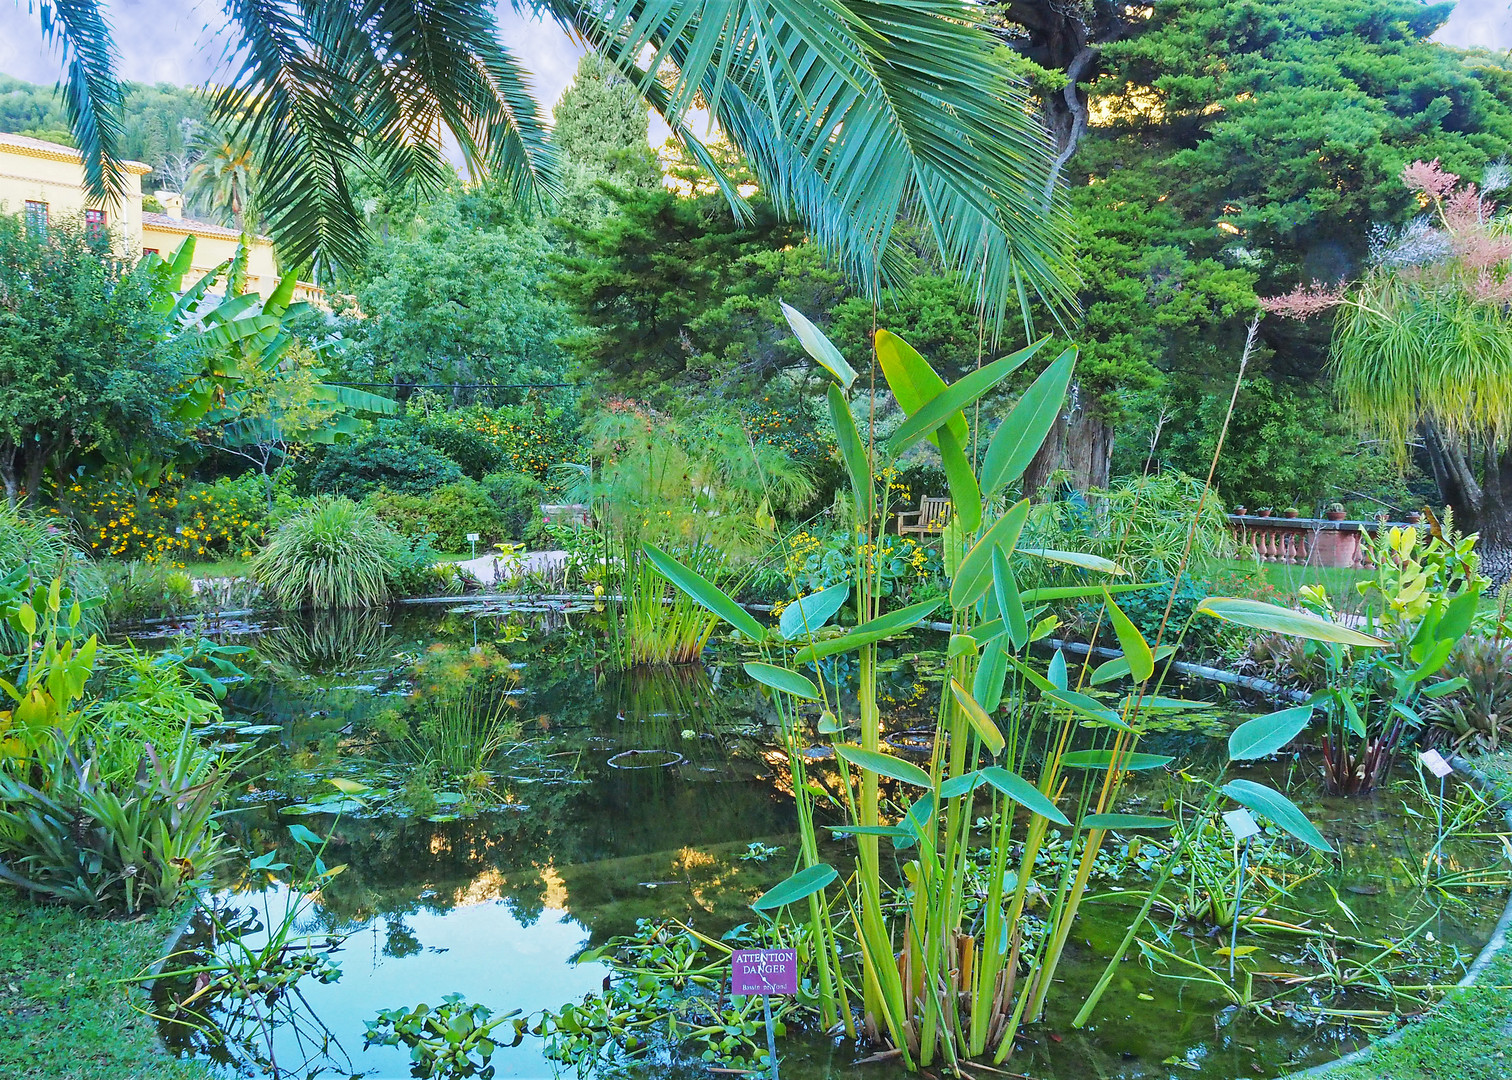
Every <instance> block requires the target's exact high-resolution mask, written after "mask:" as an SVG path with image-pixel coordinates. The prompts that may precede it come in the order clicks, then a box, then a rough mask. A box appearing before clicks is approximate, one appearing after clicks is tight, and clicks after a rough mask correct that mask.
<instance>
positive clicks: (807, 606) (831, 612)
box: [777, 582, 850, 641]
mask: <svg viewBox="0 0 1512 1080" xmlns="http://www.w3.org/2000/svg"><path fill="white" fill-rule="evenodd" d="M849 595H850V586H849V585H848V584H846V583H845V582H841V583H840V584H838V585H831V586H829V588H826V589H820V590H819V591H818V592H816V593H809V595H807V596H801V597H799V598H798V599H797V600H794V601H793V602H792V603H791V604H789V605H788V606H787V607H785V608H783V609H782V616H781V617H780V618H779V619H778V620H777V630H778V632H779V633H780V634H781V635H782V636H783V637H784V638H786V639H787V640H789V641H791V640H793V639H794V638H796V637H807V636H809V635H811V634H813V632H814V631H815V630H818V629H819V628H820V627H822V626H823V625H824V624H825V623H827V622H829V621H830V619H832V618H834V616H835V612H837V611H839V610H840V608H841V607H843V606H844V604H845V599H846V597H847V596H849Z"/></svg>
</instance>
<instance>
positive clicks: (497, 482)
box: [483, 472, 546, 540]
mask: <svg viewBox="0 0 1512 1080" xmlns="http://www.w3.org/2000/svg"><path fill="white" fill-rule="evenodd" d="M483 487H484V488H485V489H486V490H487V492H488V495H489V498H491V499H492V500H493V505H494V507H495V508H496V509H497V510H498V513H499V517H500V520H501V521H502V523H503V527H504V534H505V536H506V537H508V538H509V539H511V540H529V539H532V537H531V531H532V530H533V529H535V527H536V523H537V522H542V518H541V501H542V499H543V498H544V497H545V494H546V492H545V489H544V488H543V487H542V486H541V482H540V481H539V480H537V479H536V478H535V477H534V476H532V475H530V474H529V473H519V472H496V473H490V474H489V475H487V476H485V477H484V478H483ZM542 524H544V522H542ZM501 539H502V538H501Z"/></svg>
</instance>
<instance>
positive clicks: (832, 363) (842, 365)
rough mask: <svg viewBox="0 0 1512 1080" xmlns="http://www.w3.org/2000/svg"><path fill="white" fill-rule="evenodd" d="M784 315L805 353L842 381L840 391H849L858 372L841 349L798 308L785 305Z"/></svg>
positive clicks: (783, 307) (783, 308)
mask: <svg viewBox="0 0 1512 1080" xmlns="http://www.w3.org/2000/svg"><path fill="white" fill-rule="evenodd" d="M782 314H783V315H785V316H786V317H787V321H788V325H789V326H791V327H792V328H793V333H794V334H796V335H797V337H798V343H799V344H800V345H802V346H803V351H804V352H806V353H808V354H809V355H810V356H812V357H813V358H814V359H815V360H817V361H818V362H819V364H820V365H821V366H822V367H823V368H824V370H826V371H828V372H829V373H830V374H831V375H833V376H834V377H835V378H837V379H839V380H840V389H842V390H849V389H850V388H851V383H853V382H855V381H856V371H855V369H854V368H852V367H851V366H850V364H848V363H846V361H845V357H844V356H842V355H841V354H840V350H839V349H837V348H835V345H834V343H833V342H831V341H830V339H829V338H827V337H825V336H824V333H823V332H822V331H821V330H820V329H819V328H818V327H817V326H815V325H814V324H813V323H811V322H809V321H808V319H807V318H805V317H804V315H803V313H802V312H800V311H799V310H798V309H797V308H794V307H790V306H789V305H788V304H786V303H783V305H782Z"/></svg>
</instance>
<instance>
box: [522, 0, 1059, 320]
mask: <svg viewBox="0 0 1512 1080" xmlns="http://www.w3.org/2000/svg"><path fill="white" fill-rule="evenodd" d="M531 2H532V3H533V4H534V6H536V7H537V8H539V9H540V10H543V11H546V12H549V13H550V14H551V15H552V16H553V17H554V18H556V19H557V21H558V22H560V23H562V24H563V25H564V26H566V27H567V28H569V29H570V30H572V31H574V32H576V33H578V34H580V35H582V36H583V37H584V38H586V39H587V40H588V41H589V42H590V43H591V44H592V45H593V46H594V47H595V48H596V49H598V50H599V51H600V52H601V53H603V54H604V56H605V57H606V58H607V59H608V60H610V61H611V62H612V63H613V64H614V65H615V66H616V67H617V68H619V70H620V71H621V72H622V73H624V74H625V75H626V77H628V78H630V79H631V80H632V81H633V82H634V83H635V84H636V85H637V86H638V87H639V88H640V90H641V92H642V93H643V94H644V95H645V97H646V99H647V100H648V102H650V103H651V104H652V106H653V107H654V108H656V109H657V110H658V111H659V112H660V113H662V115H663V116H665V117H667V118H668V119H669V121H678V120H680V119H681V117H682V116H683V114H684V113H685V112H686V111H687V109H688V108H689V107H690V106H691V105H692V104H693V103H694V102H695V101H697V100H702V101H703V102H704V103H706V104H707V106H708V108H709V109H710V111H711V112H712V113H713V115H714V116H715V118H716V119H717V120H718V122H719V125H720V127H721V128H722V129H723V130H724V131H725V132H726V133H727V134H728V135H729V136H730V138H731V139H732V140H733V141H734V142H735V144H736V145H738V146H739V147H740V148H741V149H742V150H743V151H744V152H745V154H746V155H747V157H748V158H749V160H750V162H751V166H752V168H753V170H754V171H755V173H756V175H757V177H758V178H759V179H760V180H761V182H762V184H763V186H764V187H765V188H766V189H767V191H768V193H769V194H770V195H771V196H772V197H773V198H774V200H775V201H776V202H777V204H778V205H779V206H781V207H783V208H784V209H786V210H787V211H788V212H790V213H793V214H795V215H797V216H798V217H799V218H800V219H801V220H802V221H803V222H804V223H805V224H806V225H807V226H808V227H809V229H810V230H811V232H812V233H813V235H814V237H815V239H816V240H817V241H818V242H819V243H820V244H821V245H823V246H824V247H825V248H826V249H827V250H829V251H830V252H832V253H833V254H834V255H835V257H836V258H837V259H838V261H839V262H840V263H841V264H842V266H844V267H845V269H846V270H847V271H848V272H850V273H851V274H852V275H853V276H855V277H856V278H858V279H859V280H860V281H861V282H863V283H864V284H865V285H866V286H867V287H868V288H870V289H872V290H876V289H878V288H880V287H881V286H882V285H884V284H887V283H889V278H890V277H891V276H892V274H893V272H894V269H895V264H894V263H893V262H892V261H891V259H890V251H891V239H892V230H893V227H894V225H895V224H896V222H897V221H898V219H899V217H900V216H902V215H903V214H905V213H907V212H910V211H911V210H917V211H918V212H919V213H920V214H922V216H923V217H924V218H925V219H926V220H927V221H928V222H929V223H930V226H931V227H932V228H933V230H934V233H935V237H936V239H937V241H938V244H939V247H940V250H941V252H942V253H943V254H944V256H945V257H946V259H947V260H948V261H949V262H950V263H951V265H953V266H954V267H956V268H958V269H960V270H961V271H963V272H964V273H966V274H968V275H969V276H970V277H971V278H972V279H973V280H975V281H977V282H978V288H979V293H980V295H979V300H980V302H981V303H982V306H983V308H984V310H985V312H986V314H987V315H988V317H989V319H990V320H991V322H992V323H993V325H999V324H1000V322H1001V319H1002V317H1003V316H1004V314H1005V313H1006V312H1007V310H1008V309H1009V308H1010V307H1011V306H1014V305H1015V304H1016V302H1017V291H1018V290H1017V286H1016V284H1015V272H1017V274H1019V275H1020V276H1021V277H1022V279H1023V280H1024V281H1025V282H1026V283H1027V284H1028V286H1029V287H1030V288H1032V289H1034V290H1035V292H1036V293H1038V295H1039V296H1040V297H1041V298H1042V299H1043V300H1044V301H1045V302H1046V303H1048V304H1049V305H1050V306H1051V308H1052V309H1054V310H1058V311H1068V310H1070V309H1072V308H1073V307H1074V304H1075V301H1074V297H1073V294H1072V289H1071V282H1072V281H1073V280H1074V274H1073V273H1072V271H1071V269H1070V263H1069V258H1068V244H1067V235H1068V219H1067V216H1066V214H1065V212H1064V209H1063V208H1062V207H1061V206H1059V205H1058V204H1053V205H1049V206H1047V205H1046V204H1045V201H1044V198H1043V193H1042V192H1043V185H1044V178H1045V176H1046V175H1048V171H1049V166H1050V161H1051V157H1052V155H1051V148H1050V142H1049V138H1048V135H1047V134H1046V133H1045V131H1044V130H1043V128H1042V126H1041V125H1040V123H1039V122H1038V120H1037V119H1036V118H1035V115H1034V113H1033V110H1032V109H1031V106H1030V102H1029V99H1028V95H1027V92H1026V90H1025V89H1024V87H1023V86H1021V85H1020V84H1018V83H1017V82H1015V81H1014V80H1013V78H1012V77H1011V76H1010V75H1009V73H1008V71H1007V68H1006V66H1005V65H1004V64H1002V62H1001V60H1000V59H999V58H998V57H997V56H995V55H994V54H995V52H996V50H997V49H998V47H999V46H998V45H997V43H996V42H995V41H994V40H993V38H992V37H991V36H990V35H989V34H988V33H987V32H986V30H985V29H984V28H983V27H982V25H981V23H980V16H979V14H978V11H977V9H976V8H974V7H972V6H971V5H969V4H966V3H963V2H960V0H603V2H601V3H598V4H592V5H583V4H580V3H578V2H574V0H531ZM643 56H649V57H650V60H649V62H643V61H642V57H643Z"/></svg>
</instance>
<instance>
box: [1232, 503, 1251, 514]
mask: <svg viewBox="0 0 1512 1080" xmlns="http://www.w3.org/2000/svg"><path fill="white" fill-rule="evenodd" d="M1234 513H1235V514H1236V515H1238V516H1239V517H1243V516H1244V515H1245V514H1247V513H1249V511H1248V510H1246V509H1245V508H1244V504H1243V503H1240V504H1239V505H1238V506H1236V507H1234Z"/></svg>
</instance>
